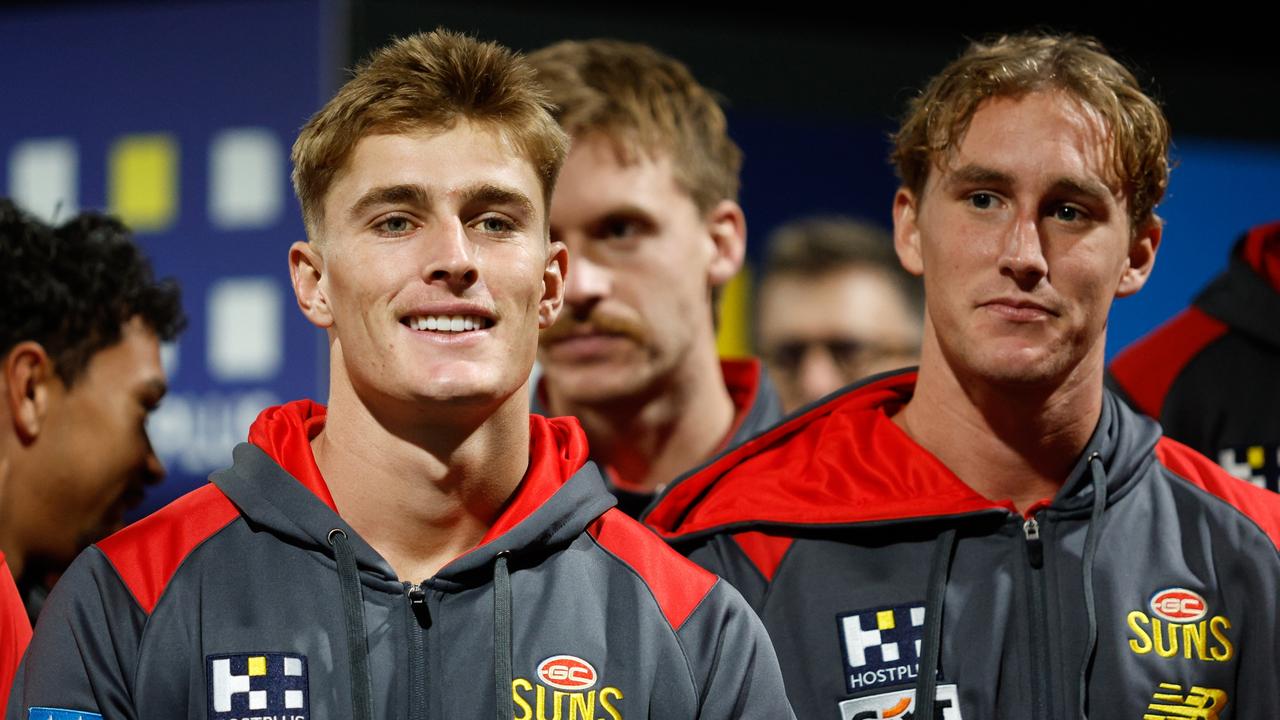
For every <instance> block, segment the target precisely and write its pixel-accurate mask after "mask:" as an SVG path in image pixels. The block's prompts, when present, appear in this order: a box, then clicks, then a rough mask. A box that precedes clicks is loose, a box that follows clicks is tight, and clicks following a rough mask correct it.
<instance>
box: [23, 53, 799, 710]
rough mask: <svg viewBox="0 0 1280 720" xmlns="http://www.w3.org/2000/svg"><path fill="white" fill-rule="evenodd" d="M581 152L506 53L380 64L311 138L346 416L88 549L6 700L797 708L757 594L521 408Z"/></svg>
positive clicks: (276, 417) (311, 179)
mask: <svg viewBox="0 0 1280 720" xmlns="http://www.w3.org/2000/svg"><path fill="white" fill-rule="evenodd" d="M565 144H566V140H565V137H564V135H563V133H562V132H561V131H560V129H559V128H558V127H557V126H556V124H555V121H554V120H553V119H552V118H551V116H550V114H549V112H548V109H547V106H546V103H545V100H544V98H543V96H542V94H541V91H540V90H539V88H538V86H537V85H536V84H535V83H534V82H533V73H532V70H531V69H530V68H529V67H528V66H527V65H526V64H525V63H524V62H523V61H522V60H521V59H520V58H519V57H518V56H516V55H514V54H513V53H511V52H510V51H508V50H506V49H504V48H501V47H500V46H497V45H494V44H491V43H480V42H478V41H475V40H473V39H470V38H467V37H464V36H460V35H456V34H453V33H449V32H445V31H436V32H433V33H425V34H419V35H414V36H411V37H409V38H406V39H403V40H399V41H396V42H395V43H393V44H391V45H389V46H388V47H386V48H383V49H382V50H379V51H378V52H376V53H375V54H374V55H373V56H372V57H371V58H370V59H369V60H368V61H367V62H365V63H364V64H362V65H361V66H360V68H359V69H358V70H357V72H356V74H355V76H354V77H353V78H352V79H351V80H350V81H349V82H348V83H347V84H346V85H345V86H343V88H342V89H341V90H339V92H338V94H337V95H336V96H335V97H334V98H333V99H332V100H331V101H330V102H329V103H328V104H327V105H326V106H325V107H324V108H323V109H321V110H320V112H318V113H317V114H316V115H315V116H314V117H312V119H311V121H310V122H309V123H308V124H307V125H306V126H305V127H304V128H303V130H302V133H301V135H300V136H299V138H298V140H297V143H296V144H295V146H294V152H293V159H294V165H295V171H294V184H295V188H296V190H297V193H298V198H299V201H300V203H301V205H302V209H303V214H304V219H305V221H306V226H307V233H308V237H309V242H306V243H302V242H299V243H295V244H294V245H293V247H292V248H291V249H290V251H289V262H290V270H291V274H292V279H293V285H294V290H295V292H296V295H297V300H298V305H299V307H300V308H301V310H302V312H303V314H304V315H305V316H306V317H307V319H308V320H310V321H311V322H312V323H313V324H315V325H316V326H317V327H319V328H322V329H324V330H325V332H326V335H327V337H328V340H329V363H330V373H331V375H330V388H329V404H328V407H327V408H326V407H324V406H321V405H318V404H316V403H313V402H310V401H299V402H295V403H290V404H288V405H284V406H281V407H276V408H271V409H268V410H266V411H265V412H264V413H263V414H262V416H261V417H260V418H259V419H258V421H257V422H256V423H255V424H254V426H253V428H252V429H251V430H250V434H249V442H248V443H246V444H244V445H241V446H239V447H238V448H237V449H236V451H235V455H234V465H233V466H232V467H231V468H230V469H228V470H225V471H222V472H219V473H216V474H215V475H214V476H213V478H212V481H213V482H212V484H210V485H208V486H205V487H204V488H201V489H199V490H197V491H195V492H194V493H191V494H189V495H187V496H186V497H184V498H182V499H180V500H178V501H177V502H176V503H174V504H173V505H170V506H169V507H168V508H166V509H164V510H161V511H160V512H158V513H157V514H155V515H153V516H152V517H150V518H148V519H147V520H145V521H143V522H141V523H138V524H136V525H134V526H132V527H130V528H127V529H125V530H124V531H122V532H121V533H119V534H117V535H115V536H113V537H111V538H108V539H107V540H105V541H103V542H102V543H100V544H98V545H97V546H95V547H93V548H91V549H90V550H89V551H87V552H86V553H85V554H84V555H82V556H81V558H80V560H79V561H78V562H77V563H76V565H75V566H73V568H72V570H71V571H70V572H69V573H68V574H67V576H66V577H65V578H64V580H63V581H62V584H60V585H59V587H58V589H57V590H56V591H55V593H54V595H53V596H52V597H51V598H50V601H49V606H48V608H47V610H46V616H45V617H42V619H41V622H40V624H39V626H38V627H37V628H36V633H35V637H34V639H33V641H32V646H31V652H30V654H29V656H28V659H27V661H26V666H25V671H24V672H23V673H22V674H21V675H20V677H19V681H18V685H17V689H16V690H15V693H16V694H15V696H14V701H13V702H12V703H11V704H10V710H9V717H10V718H14V719H15V720H16V719H17V718H26V717H31V718H37V717H38V718H47V717H52V718H57V719H61V718H84V719H86V720H88V719H90V718H99V719H100V718H103V717H111V718H117V717H131V718H176V717H204V718H207V720H232V719H235V720H243V719H245V718H264V717H271V718H285V717H287V718H291V719H295V720H296V719H298V718H310V717H321V718H353V719H355V720H367V719H369V718H428V717H432V718H435V717H451V718H494V717H497V718H500V719H501V718H511V719H512V720H533V718H535V717H536V718H548V717H557V718H582V719H583V720H587V719H590V720H596V719H597V718H608V719H610V720H624V719H625V718H644V717H662V718H691V719H692V718H703V719H707V720H710V719H712V718H716V719H721V718H723V719H724V720H728V719H729V718H739V717H742V718H759V719H760V720H764V719H765V718H775V717H790V714H789V710H788V709H787V707H786V702H785V699H784V697H783V691H782V688H781V678H780V675H779V670H778V667H777V660H776V657H775V656H774V654H773V651H772V649H771V648H770V646H769V644H768V639H767V638H766V637H765V635H764V631H763V629H762V627H761V626H760V623H759V621H758V620H757V619H756V618H755V616H754V615H753V614H752V613H751V611H750V609H749V608H748V607H747V606H746V604H745V603H744V602H743V601H742V598H741V597H740V596H738V595H737V593H736V592H735V591H734V590H733V589H732V588H731V587H729V586H728V585H726V584H725V583H723V582H722V581H719V580H718V579H717V578H715V577H714V576H713V575H711V574H709V573H707V572H705V571H704V570H702V569H700V568H698V567H697V566H695V565H693V564H692V563H690V562H688V561H687V560H685V559H683V558H681V557H679V556H678V555H676V554H675V553H674V552H672V551H671V550H670V549H669V548H667V547H666V546H665V545H663V544H662V543H661V541H660V540H658V539H657V538H655V537H653V536H652V534H650V533H648V532H647V531H646V530H644V529H643V528H642V527H641V526H639V525H637V524H636V523H634V522H633V521H632V520H631V519H629V518H627V517H625V516H624V515H622V514H621V513H620V512H618V511H617V510H614V509H612V505H613V504H614V500H613V498H612V497H611V496H610V495H609V494H608V493H607V492H606V490H605V488H604V484H603V482H602V480H601V478H600V476H599V473H598V472H597V471H596V470H595V468H594V466H592V465H591V464H589V463H587V462H586V460H587V449H586V441H585V438H584V437H583V434H582V430H581V428H580V427H579V426H578V425H577V424H576V423H575V422H574V421H571V420H564V419H560V420H546V419H544V418H542V417H538V416H531V415H530V414H529V399H528V397H529V395H528V378H529V372H530V369H531V367H532V365H533V360H534V354H535V351H536V348H537V342H538V331H539V329H542V328H546V327H548V326H550V325H551V324H552V323H553V322H554V321H555V319H556V316H557V314H558V313H559V311H560V306H561V302H562V295H563V292H564V273H565V266H566V264H567V257H566V252H565V248H564V246H563V244H561V243H558V242H552V241H549V240H548V238H547V206H548V202H549V198H550V195H551V191H552V187H553V184H554V181H555V177H556V173H557V171H558V169H559V166H560V163H561V162H562V160H563V157H564V149H565Z"/></svg>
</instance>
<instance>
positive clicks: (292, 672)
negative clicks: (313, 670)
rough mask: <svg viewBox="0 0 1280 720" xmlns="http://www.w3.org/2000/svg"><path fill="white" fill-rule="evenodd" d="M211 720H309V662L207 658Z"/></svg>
mask: <svg viewBox="0 0 1280 720" xmlns="http://www.w3.org/2000/svg"><path fill="white" fill-rule="evenodd" d="M205 666H206V668H205V669H206V678H207V682H208V685H209V715H208V718H209V720H245V719H246V718H271V719H272V720H307V719H308V718H309V716H310V715H311V706H310V702H308V696H307V658H306V656H303V655H293V654H289V653H237V654H231V655H209V656H207V657H206V658H205Z"/></svg>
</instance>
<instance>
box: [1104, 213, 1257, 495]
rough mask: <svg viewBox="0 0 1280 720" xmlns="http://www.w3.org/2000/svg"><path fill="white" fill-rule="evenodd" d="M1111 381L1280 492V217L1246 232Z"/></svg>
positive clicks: (1116, 363) (1183, 437)
mask: <svg viewBox="0 0 1280 720" xmlns="http://www.w3.org/2000/svg"><path fill="white" fill-rule="evenodd" d="M1107 383H1108V387H1110V388H1111V389H1112V390H1113V391H1115V392H1116V393H1117V394H1118V395H1120V396H1121V397H1123V398H1124V399H1125V400H1127V401H1128V402H1129V404H1130V405H1132V406H1133V407H1134V408H1135V409H1137V410H1138V411H1140V412H1144V413H1146V414H1147V415H1150V416H1151V417H1153V418H1156V419H1157V420H1159V421H1160V424H1161V426H1163V427H1164V431H1165V434H1167V435H1168V436H1169V437H1172V438H1177V439H1178V440H1180V441H1182V442H1184V443H1186V444H1187V445H1190V446H1191V447H1193V448H1195V449H1196V450H1198V451H1199V452H1202V453H1204V454H1205V455H1207V456H1208V457H1210V458H1213V459H1215V460H1217V461H1218V464H1219V465H1221V466H1222V467H1224V468H1226V469H1227V471H1228V472H1230V473H1231V474H1232V475H1235V476H1236V477H1239V478H1242V479H1244V480H1248V481H1249V482H1252V483H1253V484H1255V485H1257V486H1258V487H1264V488H1266V489H1268V490H1270V491H1272V492H1277V491H1280V410H1278V409H1277V401H1280V222H1273V223H1267V224H1264V225H1259V226H1258V227H1255V228H1253V229H1251V230H1249V231H1248V232H1247V233H1245V234H1244V235H1243V236H1242V237H1241V238H1240V239H1239V240H1238V241H1237V242H1236V245H1235V248H1234V250H1233V251H1232V253H1231V260H1230V264H1229V265H1228V266H1227V269H1226V270H1225V271H1224V272H1223V273H1222V274H1221V275H1219V276H1218V277H1216V278H1214V280H1213V281H1212V282H1210V283H1209V285H1208V286H1207V287H1205V288H1204V289H1203V290H1201V291H1200V294H1199V295H1197V296H1196V298H1195V300H1193V301H1192V303H1191V307H1189V308H1187V309H1186V310H1184V311H1182V312H1181V313H1178V314H1177V315H1176V316H1174V317H1173V318H1172V319H1170V320H1169V321H1168V322H1166V323H1165V324H1163V325H1161V326H1160V327H1158V328H1156V329H1155V330H1153V331H1152V332H1151V333H1150V334H1148V335H1147V336H1146V337H1143V338H1142V339H1140V340H1138V341H1137V342H1135V343H1133V344H1132V345H1130V346H1129V347H1127V348H1125V349H1124V350H1122V351H1121V352H1120V353H1119V354H1117V355H1116V356H1115V358H1114V359H1113V360H1112V361H1111V367H1110V368H1109V370H1108V374H1107Z"/></svg>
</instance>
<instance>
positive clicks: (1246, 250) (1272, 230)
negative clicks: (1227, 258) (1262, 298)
mask: <svg viewBox="0 0 1280 720" xmlns="http://www.w3.org/2000/svg"><path fill="white" fill-rule="evenodd" d="M1240 256H1241V258H1243V259H1244V261H1245V262H1246V263H1248V264H1249V267H1251V268H1253V271H1254V272H1256V273H1258V274H1259V275H1261V276H1262V279H1263V280H1265V281H1266V282H1267V284H1268V285H1270V286H1271V288H1272V289H1273V290H1275V291H1276V292H1280V222H1273V223H1270V224H1267V225H1259V226H1258V227H1256V228H1253V229H1252V230H1250V231H1249V232H1248V234H1246V235H1245V238H1244V247H1242V248H1241V249H1240Z"/></svg>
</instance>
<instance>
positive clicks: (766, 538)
mask: <svg viewBox="0 0 1280 720" xmlns="http://www.w3.org/2000/svg"><path fill="white" fill-rule="evenodd" d="M732 537H733V541H734V542H735V543H737V544H738V547H739V548H740V549H741V550H742V552H743V554H744V555H746V556H747V559H749V560H750V561H751V564H752V565H755V566H756V569H757V570H759V571H760V574H761V575H763V576H764V579H765V582H773V576H774V573H776V572H778V566H779V565H781V564H782V558H783V556H785V555H786V554H787V551H788V550H790V549H791V544H792V543H794V542H795V541H796V539H795V538H792V537H785V536H783V535H767V534H765V533H762V532H742V533H734V534H733V536H732Z"/></svg>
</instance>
